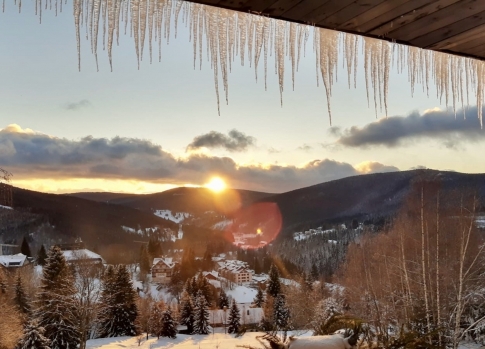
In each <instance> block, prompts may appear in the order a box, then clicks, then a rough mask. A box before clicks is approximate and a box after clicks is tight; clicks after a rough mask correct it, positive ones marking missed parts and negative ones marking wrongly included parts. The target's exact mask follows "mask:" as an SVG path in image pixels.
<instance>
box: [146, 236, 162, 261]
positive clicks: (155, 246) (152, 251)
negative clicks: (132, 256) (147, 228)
mask: <svg viewBox="0 0 485 349" xmlns="http://www.w3.org/2000/svg"><path fill="white" fill-rule="evenodd" d="M147 250H148V251H147V252H148V254H149V255H150V257H152V258H156V257H162V255H163V249H162V245H161V244H160V241H158V240H156V239H150V240H149V241H148V244H147Z"/></svg>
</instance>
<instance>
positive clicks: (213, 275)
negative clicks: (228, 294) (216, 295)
mask: <svg viewBox="0 0 485 349" xmlns="http://www.w3.org/2000/svg"><path fill="white" fill-rule="evenodd" d="M202 275H204V277H205V278H206V279H207V281H209V283H210V284H211V285H212V286H214V287H215V288H216V289H217V290H220V289H221V282H220V280H219V273H218V272H217V271H203V272H202Z"/></svg>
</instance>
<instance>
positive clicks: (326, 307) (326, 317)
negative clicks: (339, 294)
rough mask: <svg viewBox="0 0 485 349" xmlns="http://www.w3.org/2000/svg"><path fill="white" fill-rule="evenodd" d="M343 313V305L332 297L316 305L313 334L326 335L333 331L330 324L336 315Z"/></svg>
mask: <svg viewBox="0 0 485 349" xmlns="http://www.w3.org/2000/svg"><path fill="white" fill-rule="evenodd" d="M342 313H343V307H342V305H341V304H339V302H338V301H337V300H336V299H335V298H333V297H328V298H326V299H324V300H322V301H320V302H319V303H318V305H317V309H316V312H315V318H314V319H313V321H312V327H313V331H314V334H315V335H326V334H329V333H331V332H333V330H334V329H333V328H331V325H332V323H333V320H334V319H335V317H336V316H338V315H341V314H342Z"/></svg>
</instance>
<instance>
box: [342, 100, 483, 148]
mask: <svg viewBox="0 0 485 349" xmlns="http://www.w3.org/2000/svg"><path fill="white" fill-rule="evenodd" d="M336 132H339V131H338V130H336ZM419 138H427V139H429V138H432V139H436V140H439V141H442V142H443V144H444V145H445V146H446V147H448V148H454V147H456V146H457V145H458V144H459V143H460V142H463V141H467V142H478V141H484V140H485V130H482V129H481V128H480V121H479V120H478V117H477V109H476V108H469V109H466V110H465V111H459V112H458V113H457V114H456V115H455V113H454V112H453V111H452V110H446V111H443V110H431V111H429V112H426V113H424V114H422V115H421V114H419V113H418V112H414V113H411V114H410V115H408V116H393V117H389V118H387V119H382V120H379V121H376V122H372V123H370V124H368V125H366V126H364V127H362V128H360V127H351V128H350V129H347V130H345V131H342V132H340V138H339V139H338V141H337V142H338V143H339V144H341V145H343V146H347V147H368V146H382V145H383V146H387V147H396V146H399V145H401V144H402V143H403V142H404V141H406V140H410V139H419Z"/></svg>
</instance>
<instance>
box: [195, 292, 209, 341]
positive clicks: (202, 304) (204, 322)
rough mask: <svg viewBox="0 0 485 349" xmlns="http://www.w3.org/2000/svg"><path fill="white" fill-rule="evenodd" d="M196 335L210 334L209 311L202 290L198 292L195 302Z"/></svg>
mask: <svg viewBox="0 0 485 349" xmlns="http://www.w3.org/2000/svg"><path fill="white" fill-rule="evenodd" d="M194 333H197V334H209V310H208V308H207V301H206V299H205V297H204V293H203V292H202V290H199V291H198V292H197V298H196V300H195V316H194Z"/></svg>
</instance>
